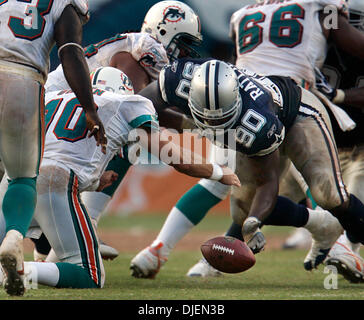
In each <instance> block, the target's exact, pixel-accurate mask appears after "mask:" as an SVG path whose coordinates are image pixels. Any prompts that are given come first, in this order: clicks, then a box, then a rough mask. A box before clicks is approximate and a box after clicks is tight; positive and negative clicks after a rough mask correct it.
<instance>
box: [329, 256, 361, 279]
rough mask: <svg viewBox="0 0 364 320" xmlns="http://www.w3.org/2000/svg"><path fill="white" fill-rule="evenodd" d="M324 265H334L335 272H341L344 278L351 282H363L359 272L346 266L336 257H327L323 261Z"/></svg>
mask: <svg viewBox="0 0 364 320" xmlns="http://www.w3.org/2000/svg"><path fill="white" fill-rule="evenodd" d="M325 264H326V265H330V266H334V267H335V268H336V269H337V272H338V273H339V274H341V275H342V276H343V277H344V278H345V279H346V280H348V281H349V282H351V283H361V282H364V279H363V276H362V275H361V274H360V273H359V272H355V271H353V270H351V269H350V268H348V267H347V266H346V264H345V263H343V262H341V261H340V260H338V259H333V258H331V259H329V260H327V261H326V263H325Z"/></svg>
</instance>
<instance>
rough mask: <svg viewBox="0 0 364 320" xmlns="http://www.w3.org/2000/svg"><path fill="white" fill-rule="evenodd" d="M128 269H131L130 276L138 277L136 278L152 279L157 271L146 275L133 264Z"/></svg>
mask: <svg viewBox="0 0 364 320" xmlns="http://www.w3.org/2000/svg"><path fill="white" fill-rule="evenodd" d="M129 269H130V270H131V275H132V277H134V278H138V279H154V278H155V276H156V274H157V272H155V273H150V274H149V275H148V276H146V275H145V274H144V272H143V271H142V269H140V268H139V267H138V266H137V265H135V264H132V265H130V268H129Z"/></svg>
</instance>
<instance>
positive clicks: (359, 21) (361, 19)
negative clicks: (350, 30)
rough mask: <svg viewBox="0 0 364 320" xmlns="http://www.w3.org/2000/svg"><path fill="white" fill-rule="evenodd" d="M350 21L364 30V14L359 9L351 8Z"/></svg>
mask: <svg viewBox="0 0 364 320" xmlns="http://www.w3.org/2000/svg"><path fill="white" fill-rule="evenodd" d="M349 23H350V24H351V25H352V26H353V27H355V28H357V29H359V30H360V31H364V14H363V13H362V12H360V11H357V10H350V13H349Z"/></svg>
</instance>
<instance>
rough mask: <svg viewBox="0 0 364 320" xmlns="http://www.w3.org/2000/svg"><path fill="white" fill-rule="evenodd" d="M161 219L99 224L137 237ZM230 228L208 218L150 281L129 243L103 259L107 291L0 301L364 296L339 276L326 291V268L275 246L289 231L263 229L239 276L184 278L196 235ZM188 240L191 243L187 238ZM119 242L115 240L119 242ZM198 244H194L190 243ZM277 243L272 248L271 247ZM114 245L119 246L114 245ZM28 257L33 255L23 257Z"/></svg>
mask: <svg viewBox="0 0 364 320" xmlns="http://www.w3.org/2000/svg"><path fill="white" fill-rule="evenodd" d="M164 218H165V215H145V216H142V215H132V216H129V217H116V216H111V217H105V218H103V219H102V221H101V222H100V225H99V231H100V233H101V234H103V235H107V234H108V233H120V234H121V235H124V236H125V237H126V239H128V238H127V235H128V234H130V232H132V233H133V232H134V233H136V234H137V236H135V235H134V238H133V239H135V237H141V238H142V239H145V238H147V237H146V235H150V234H152V238H153V237H154V236H155V235H156V234H157V232H158V231H159V229H160V227H161V225H162V223H163V221H164ZM229 224H230V219H229V218H228V217H222V216H219V215H211V216H209V217H207V218H206V219H205V220H204V221H203V222H202V223H201V224H200V225H199V226H198V227H196V228H195V230H193V232H192V233H191V234H190V235H189V236H187V237H186V238H185V239H184V240H183V241H184V244H183V246H179V245H177V247H176V249H175V251H173V253H172V254H171V256H170V257H169V261H168V262H167V263H166V265H165V266H164V267H163V269H162V270H161V272H160V273H159V275H158V276H157V278H156V279H154V280H148V279H135V278H132V277H131V276H130V271H129V263H130V260H131V259H132V257H133V256H134V255H135V254H136V253H137V252H138V251H139V250H140V248H142V247H143V246H144V243H141V244H140V243H139V244H138V246H136V245H134V244H135V243H134V242H133V241H132V240H131V241H129V242H128V241H127V243H126V244H125V243H124V245H123V248H124V247H125V246H126V248H127V249H125V250H124V249H123V251H122V252H121V253H120V256H119V257H118V258H117V259H115V260H114V261H105V262H104V266H105V270H106V282H105V287H104V288H103V289H99V290H71V289H67V290H65V289H53V288H47V287H39V288H38V289H37V290H28V291H27V292H26V294H25V296H24V297H22V298H9V297H8V296H7V295H6V294H5V292H4V291H3V290H1V291H0V299H3V300H6V299H14V300H27V299H31V300H86V299H87V300H266V299H268V300H272V299H273V300H307V299H309V300H323V299H325V300H326V299H336V300H337V299H340V300H341V299H345V300H348V299H350V300H359V299H363V298H364V290H363V288H364V284H350V283H348V282H347V281H346V280H345V279H343V278H342V277H341V276H339V277H338V289H336V290H334V289H332V290H327V289H325V288H324V281H325V277H327V276H328V274H325V273H324V267H323V266H321V267H320V268H319V269H318V270H315V271H314V272H306V271H305V270H304V269H303V266H302V261H303V259H304V257H305V255H306V250H293V251H286V250H281V249H279V246H277V243H278V242H279V241H281V240H282V239H284V238H285V237H286V236H287V235H288V233H289V232H290V231H291V229H289V228H273V227H265V228H264V229H263V231H264V234H265V235H266V238H267V242H268V245H267V249H266V250H265V251H263V252H262V253H259V254H258V255H257V256H256V258H257V262H256V265H255V266H254V267H253V268H252V269H250V270H248V271H246V272H244V273H240V274H235V275H231V274H230V275H228V274H226V275H224V276H222V277H219V278H209V279H198V278H193V279H191V278H188V277H186V276H185V274H186V272H187V270H188V269H189V268H190V267H191V266H192V265H193V264H194V263H195V262H196V261H197V260H198V259H199V258H200V252H199V244H200V243H199V242H197V243H195V244H193V245H192V248H195V249H188V250H186V246H187V248H188V242H189V241H192V240H193V239H196V238H195V237H196V236H198V235H201V234H203V235H206V237H208V238H209V237H211V236H212V235H214V234H215V235H219V234H222V233H223V232H224V231H225V230H226V227H227V226H228V225H229ZM189 238H191V239H192V240H190V239H189ZM118 241H119V240H118ZM194 241H196V240H194ZM273 242H274V243H276V245H275V247H274V246H270V243H273ZM112 244H113V245H115V246H117V245H118V243H112ZM27 258H28V259H31V255H30V254H27Z"/></svg>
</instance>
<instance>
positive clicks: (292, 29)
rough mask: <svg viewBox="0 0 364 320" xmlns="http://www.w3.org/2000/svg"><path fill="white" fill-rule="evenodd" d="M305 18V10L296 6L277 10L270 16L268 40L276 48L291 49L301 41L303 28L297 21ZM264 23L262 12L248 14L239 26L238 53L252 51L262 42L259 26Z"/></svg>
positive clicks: (261, 30) (261, 29)
mask: <svg viewBox="0 0 364 320" xmlns="http://www.w3.org/2000/svg"><path fill="white" fill-rule="evenodd" d="M304 18H305V10H304V9H303V8H302V7H301V6H300V5H298V4H291V5H288V6H282V7H280V8H278V9H277V10H276V11H275V12H274V13H273V16H272V21H271V24H270V30H269V40H270V41H271V42H272V43H273V44H274V45H276V46H277V47H280V48H281V47H287V48H293V47H295V46H297V45H299V44H300V43H301V41H302V34H303V26H302V24H301V23H300V22H299V21H298V19H304ZM264 21H265V15H264V14H263V13H262V12H256V13H253V14H249V15H246V16H244V17H243V19H241V21H240V24H239V53H240V54H244V53H247V52H251V51H253V50H254V49H255V48H256V47H258V46H259V45H260V44H261V43H262V41H263V28H262V27H261V26H260V25H259V23H262V22H264Z"/></svg>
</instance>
